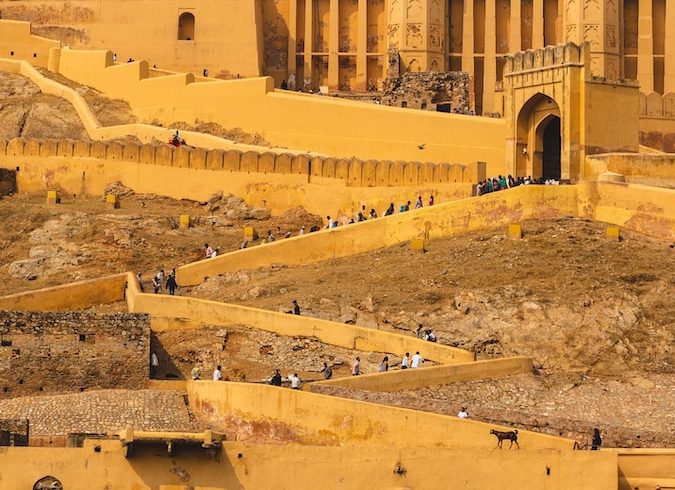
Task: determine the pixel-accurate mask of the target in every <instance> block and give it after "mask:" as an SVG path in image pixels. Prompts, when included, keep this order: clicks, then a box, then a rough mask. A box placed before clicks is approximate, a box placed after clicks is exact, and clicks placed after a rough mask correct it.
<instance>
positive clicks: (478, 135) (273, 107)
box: [58, 49, 505, 174]
mask: <svg viewBox="0 0 675 490" xmlns="http://www.w3.org/2000/svg"><path fill="white" fill-rule="evenodd" d="M58 71H59V73H61V74H62V75H64V76H66V77H67V78H70V79H72V80H75V81H76V82H78V83H82V84H84V85H88V86H91V87H94V88H96V89H97V90H100V91H102V92H103V93H104V94H106V95H108V96H110V97H113V98H120V99H124V100H126V101H128V102H129V104H130V105H131V107H132V109H133V111H134V113H135V114H136V115H137V116H138V117H139V118H140V119H142V120H148V121H152V120H157V121H160V122H161V123H163V124H165V125H171V123H172V122H175V121H186V122H189V123H192V122H194V121H195V120H196V119H200V120H202V121H213V122H217V123H219V124H221V125H222V126H224V127H226V128H232V127H241V128H242V129H244V130H245V131H247V132H251V133H253V132H258V133H260V134H262V135H263V136H264V137H265V138H266V139H267V140H268V141H269V142H271V143H272V144H274V145H276V146H286V147H290V148H306V149H308V150H312V151H316V152H320V153H324V154H328V155H334V156H336V157H352V156H356V157H358V158H360V159H364V160H368V159H378V160H411V161H415V160H419V159H424V160H428V161H432V162H443V161H447V160H448V159H449V158H452V160H454V161H459V162H470V161H476V160H479V161H485V162H487V163H488V173H491V174H496V173H503V172H504V138H505V123H504V121H503V120H501V119H494V118H483V117H477V116H462V115H457V114H442V113H433V112H427V111H416V110H409V109H401V108H395V107H384V106H379V105H375V104H364V103H361V102H353V101H348V100H341V99H334V98H329V97H321V96H318V95H308V94H297V93H291V92H286V91H274V86H273V81H272V79H271V78H253V79H247V80H230V81H205V82H200V83H191V82H192V80H193V78H192V76H191V75H184V74H179V75H172V76H166V77H151V78H147V77H148V65H147V63H146V62H138V63H128V64H122V65H112V55H111V53H110V52H106V51H78V50H70V49H63V50H61V52H60V62H59V68H58ZM420 146H422V149H420V148H419V147H420Z"/></svg>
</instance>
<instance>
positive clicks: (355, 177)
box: [0, 138, 485, 187]
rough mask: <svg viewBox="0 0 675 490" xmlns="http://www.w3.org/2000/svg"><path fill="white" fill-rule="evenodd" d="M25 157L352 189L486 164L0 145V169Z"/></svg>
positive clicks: (458, 176)
mask: <svg viewBox="0 0 675 490" xmlns="http://www.w3.org/2000/svg"><path fill="white" fill-rule="evenodd" d="M22 157H41V158H50V157H59V158H68V159H71V158H95V159H97V160H104V161H110V162H125V163H141V164H150V165H163V166H169V167H177V168H190V169H194V170H213V171H222V172H240V173H245V174H253V173H259V174H263V175H266V174H289V175H302V176H304V177H306V178H307V181H308V182H309V181H310V180H311V178H312V177H324V178H329V179H338V180H341V181H343V182H344V183H345V185H347V186H351V187H390V186H391V187H394V186H400V187H404V186H410V185H428V184H457V183H470V184H473V183H476V182H478V181H479V180H481V179H484V178H485V164H484V163H482V162H473V163H470V164H467V165H461V164H449V163H440V164H436V163H431V162H401V161H397V162H390V161H377V160H368V161H365V162H364V161H361V160H359V159H356V158H348V159H335V158H324V157H319V156H312V155H309V154H305V155H302V154H301V155H293V154H290V153H273V152H264V153H259V152H256V151H246V152H241V151H239V150H220V149H212V150H207V149H204V148H192V147H188V146H182V147H179V148H175V147H174V146H171V145H168V144H167V145H163V146H157V145H153V144H140V145H139V144H137V143H133V142H125V143H120V142H117V141H111V142H103V141H82V140H79V141H72V140H59V141H57V140H37V139H27V140H24V139H20V138H13V139H11V140H0V164H1V162H2V160H6V161H7V162H8V163H9V161H11V162H12V163H15V162H16V163H19V161H17V160H21V158H22Z"/></svg>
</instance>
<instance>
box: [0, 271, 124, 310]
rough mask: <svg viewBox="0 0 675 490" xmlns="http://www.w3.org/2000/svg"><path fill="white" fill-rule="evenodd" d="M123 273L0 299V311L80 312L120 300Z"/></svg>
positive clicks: (122, 298) (121, 297)
mask: <svg viewBox="0 0 675 490" xmlns="http://www.w3.org/2000/svg"><path fill="white" fill-rule="evenodd" d="M126 283H127V274H126V273H125V274H116V275H113V276H106V277H102V278H99V279H91V280H88V281H80V282H72V283H70V284H64V285H62V286H54V287H50V288H44V289H37V290H33V291H26V292H23V293H17V294H11V295H9V296H2V297H0V309H2V310H27V311H54V310H80V309H84V308H91V307H92V306H98V305H101V304H106V303H112V302H115V301H122V300H124V289H125V287H126Z"/></svg>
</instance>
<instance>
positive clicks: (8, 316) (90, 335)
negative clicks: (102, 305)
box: [0, 310, 150, 397]
mask: <svg viewBox="0 0 675 490" xmlns="http://www.w3.org/2000/svg"><path fill="white" fill-rule="evenodd" d="M149 357H150V319H149V317H148V316H147V315H141V314H132V313H118V314H113V315H99V314H94V313H86V312H49V313H40V312H23V311H5V310H2V311H0V366H1V368H0V387H2V390H3V392H4V396H5V397H7V396H12V397H14V396H20V395H28V394H36V393H40V392H60V393H62V392H67V391H81V390H84V389H90V388H91V389H102V388H127V389H140V388H143V387H144V386H145V382H146V380H147V378H148V369H149Z"/></svg>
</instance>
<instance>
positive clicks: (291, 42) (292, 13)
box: [286, 0, 298, 80]
mask: <svg viewBox="0 0 675 490" xmlns="http://www.w3.org/2000/svg"><path fill="white" fill-rule="evenodd" d="M289 1H290V3H289V5H288V62H287V65H288V73H287V74H286V80H288V79H289V78H290V75H291V73H292V74H293V76H295V70H296V59H295V57H296V54H297V53H296V49H297V46H296V45H297V42H298V41H297V39H296V38H295V36H296V34H297V32H298V0H289Z"/></svg>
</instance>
